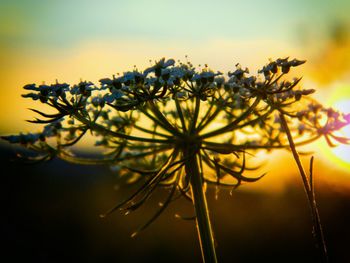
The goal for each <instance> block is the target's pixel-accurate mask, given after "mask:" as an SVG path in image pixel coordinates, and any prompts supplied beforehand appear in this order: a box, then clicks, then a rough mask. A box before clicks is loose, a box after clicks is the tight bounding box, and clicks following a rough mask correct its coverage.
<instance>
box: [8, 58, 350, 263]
mask: <svg viewBox="0 0 350 263" xmlns="http://www.w3.org/2000/svg"><path fill="white" fill-rule="evenodd" d="M304 62H305V61H302V60H297V59H293V60H289V59H288V58H283V59H277V60H276V61H270V62H269V63H268V64H267V65H265V66H263V67H262V69H260V70H259V71H258V74H257V75H250V73H249V70H248V68H244V69H243V68H242V67H241V65H239V64H237V65H236V67H235V69H234V70H233V71H232V72H229V73H228V74H226V75H223V74H222V73H221V72H218V71H214V70H211V69H210V68H208V67H207V66H206V67H205V68H203V69H202V70H198V69H196V68H195V67H193V65H192V64H191V63H190V62H187V63H181V62H180V63H179V64H176V63H175V60H173V59H169V60H165V58H162V59H161V60H159V61H158V62H156V63H155V64H154V65H152V66H151V67H149V68H147V69H145V70H144V71H143V72H142V71H138V70H136V69H134V70H133V71H129V72H125V73H123V74H121V75H119V76H118V77H117V78H116V77H115V76H113V77H112V78H103V79H101V80H100V85H99V86H98V85H94V84H93V83H91V82H86V81H81V82H80V83H78V84H76V85H73V86H71V85H68V84H66V83H63V84H59V83H57V82H56V83H55V84H52V85H50V86H48V85H40V86H36V85H35V84H28V85H26V86H24V89H25V90H28V91H30V93H27V94H25V95H23V97H25V98H30V99H33V100H39V101H40V102H41V103H43V104H46V105H48V106H50V107H51V108H54V109H55V110H56V113H55V114H47V113H45V112H41V111H38V110H35V109H32V111H34V112H35V113H37V114H38V115H40V116H41V117H40V118H36V119H35V120H31V121H30V122H33V123H38V124H45V125H46V126H44V127H43V130H42V132H41V133H36V134H31V133H29V134H20V135H11V136H3V137H2V138H3V139H5V140H7V141H9V142H10V143H21V144H22V145H24V146H26V147H27V148H29V149H31V150H34V151H36V152H37V153H38V156H37V157H36V158H33V157H28V160H32V161H45V160H50V159H52V158H54V157H58V158H61V159H63V160H66V161H68V162H73V163H79V164H88V165H94V164H106V165H111V166H112V167H114V169H115V170H117V171H118V173H121V174H125V175H126V176H130V178H132V181H140V183H141V185H140V187H139V188H138V190H137V191H136V192H135V193H134V194H132V195H131V196H130V197H128V198H126V199H125V200H124V201H122V202H120V203H118V204H117V205H116V206H115V207H113V208H112V209H111V210H110V211H108V212H107V213H106V214H104V216H105V215H107V214H109V213H111V212H113V211H116V210H122V211H124V212H126V213H129V212H131V211H134V210H136V209H137V208H138V207H140V206H141V205H142V204H144V203H145V202H146V201H147V200H148V199H149V198H150V197H151V196H152V194H153V193H154V192H155V190H156V189H157V187H158V186H165V187H167V188H168V189H169V193H168V196H167V197H166V199H165V200H164V201H163V202H162V206H161V207H160V208H159V210H158V211H157V212H156V213H155V214H154V216H152V217H151V218H150V219H149V220H148V221H147V222H146V223H145V225H143V226H142V227H140V229H139V230H138V231H137V232H139V231H141V230H143V229H144V228H146V227H147V226H148V225H149V224H151V223H152V222H153V221H154V220H155V219H156V218H157V217H158V216H159V215H160V214H161V213H162V211H164V209H166V208H167V206H168V205H169V204H170V203H171V202H173V201H174V200H176V199H177V197H181V196H182V197H184V198H185V199H187V200H190V201H191V202H192V203H193V205H194V207H195V212H196V221H197V226H198V232H199V237H200V240H201V248H202V254H203V258H204V259H205V260H206V261H208V262H215V261H216V256H215V249H214V243H213V237H212V230H211V225H210V220H209V214H208V209H207V204H206V197H205V190H204V189H205V187H204V186H205V185H207V184H208V185H214V186H224V187H230V188H231V189H235V188H236V187H238V186H240V185H241V184H243V183H251V182H255V181H257V180H259V179H261V178H262V177H263V176H264V174H262V175H258V176H256V177H253V178H251V177H248V176H246V175H245V171H246V170H247V169H254V167H249V165H248V164H247V162H249V160H247V158H248V157H247V153H253V152H255V151H258V150H260V149H265V150H268V151H271V150H273V149H283V148H289V147H290V145H291V143H294V144H295V146H298V145H303V144H307V143H310V142H312V141H314V140H316V139H318V138H320V137H322V136H323V137H325V139H326V140H327V142H328V143H329V144H330V145H331V146H333V143H332V140H335V141H337V142H340V143H349V139H347V138H341V137H338V136H336V135H334V132H335V131H337V130H339V129H341V128H342V127H344V126H345V125H348V124H349V122H350V121H349V115H345V114H342V113H338V112H335V111H334V110H332V109H326V108H324V107H323V106H322V105H321V104H319V103H317V102H316V101H314V100H312V99H311V98H309V96H310V95H311V94H312V93H313V92H314V90H312V89H302V88H300V87H299V83H300V80H301V78H298V79H293V80H292V81H288V80H286V79H285V75H286V74H287V73H288V72H289V71H290V70H291V68H293V67H297V66H299V65H302V64H303V63H304ZM304 98H308V99H304ZM284 116H286V117H287V119H286V118H285V117H284ZM324 119H326V121H324ZM145 120H147V121H145ZM146 123H147V124H146ZM286 125H287V126H286ZM287 128H288V129H287ZM88 131H89V132H90V133H92V134H93V135H94V136H95V137H96V146H99V147H104V148H106V150H107V151H106V153H105V154H104V155H103V156H101V157H100V158H95V159H88V158H82V157H79V156H76V155H74V154H73V153H72V152H71V151H69V148H70V147H71V146H73V145H75V144H76V143H78V142H79V141H80V140H81V139H82V138H83V137H84V135H85V134H86V133H87V132H88ZM286 132H288V133H287V135H289V134H293V138H294V140H295V141H294V140H293V142H291V141H290V137H288V139H287V138H286V136H285V133H286ZM52 137H57V138H58V139H57V140H49V138H52ZM294 144H293V145H294ZM256 169H257V167H256ZM310 198H311V197H310ZM137 232H135V233H137Z"/></svg>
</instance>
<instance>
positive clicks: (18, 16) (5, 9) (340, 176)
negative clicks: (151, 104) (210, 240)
mask: <svg viewBox="0 0 350 263" xmlns="http://www.w3.org/2000/svg"><path fill="white" fill-rule="evenodd" d="M349 10H350V2H349V1H346V0H333V1H327V0H318V1H317V0H310V1H302V0H295V1H286V0H279V1H276V0H266V1H258V0H255V1H254V0H246V1H229V0H217V1H206V0H202V1H188V0H187V1H185V0H178V1H165V0H163V1H161V0H148V1H142V0H139V1H136V0H128V1H127V0H115V1H112V0H99V1H93V0H91V1H87V0H86V1H83V0H76V1H68V0H61V1H56V0H54V1H39V0H0V62H1V63H0V92H1V96H0V111H1V115H0V134H1V135H8V134H14V133H18V132H19V131H23V132H26V131H27V132H29V131H31V132H35V131H37V130H39V128H38V127H36V126H35V125H32V124H30V123H27V122H25V120H26V119H31V118H32V117H33V114H32V113H31V112H30V111H29V110H28V108H32V107H34V108H38V105H36V104H35V103H34V104H33V102H31V101H29V100H25V99H23V98H22V97H21V96H20V95H21V94H22V87H23V85H25V84H28V83H39V84H41V83H42V82H45V83H47V84H50V83H54V82H55V80H56V79H58V81H60V82H67V83H71V84H74V83H77V82H79V81H80V79H82V80H90V81H93V82H97V81H98V80H99V79H101V78H104V77H111V76H112V75H113V74H116V73H118V72H123V71H127V70H130V69H132V68H133V66H134V65H136V66H137V68H139V69H141V70H142V69H144V68H145V67H148V66H149V63H150V62H149V60H150V59H152V60H158V59H160V58H162V57H167V58H174V59H176V60H177V59H180V60H185V59H186V58H185V56H186V55H188V57H189V60H190V61H192V62H193V64H194V65H198V64H202V65H203V64H205V63H206V64H208V65H209V67H211V68H213V69H215V70H220V71H222V72H227V71H229V70H233V69H234V68H235V67H234V66H235V64H236V63H240V64H241V65H242V66H243V67H248V68H249V69H250V71H251V73H256V72H257V70H258V69H259V68H261V67H262V66H263V65H264V64H265V63H267V62H268V59H269V58H271V59H277V58H279V57H286V56H289V57H291V58H294V57H296V58H298V59H306V60H307V63H306V64H305V65H303V66H301V67H300V68H299V69H298V70H297V71H294V73H295V75H297V76H303V80H302V84H301V85H302V86H303V87H305V88H314V89H316V90H317V93H316V94H315V97H316V98H317V99H318V100H319V101H321V102H322V103H323V104H325V105H327V106H332V107H334V108H336V109H338V110H342V111H344V112H350V19H349V16H348V13H349ZM343 133H344V134H343V135H345V136H350V130H349V129H348V130H346V129H345V130H344V131H343ZM81 147H82V149H83V150H85V151H91V150H93V149H92V147H91V146H90V145H89V144H86V145H81ZM305 151H311V152H313V155H314V157H315V180H316V182H315V184H316V194H317V198H318V203H319V210H320V214H321V219H322V222H323V227H324V232H325V236H326V241H327V243H328V247H329V248H328V249H329V257H330V259H331V262H350V254H349V251H348V244H350V226H349V224H348V222H350V212H349V211H350V147H349V146H338V147H337V148H332V149H330V148H329V147H327V144H326V143H325V142H324V141H323V140H320V141H319V142H316V143H314V144H313V145H310V146H308V147H307V148H305ZM15 152H16V149H15V148H13V147H10V146H9V145H7V144H3V143H2V144H1V147H0V154H1V164H2V166H1V167H2V168H3V170H4V171H5V169H6V172H5V173H2V175H1V179H2V184H1V195H3V197H2V199H1V200H2V202H3V209H2V210H3V213H2V215H1V237H2V239H4V241H5V244H6V245H5V246H4V247H2V249H3V250H4V253H1V254H0V257H7V258H8V257H10V261H4V262H14V261H16V259H24V260H35V261H37V262H62V261H73V260H74V261H77V262H154V261H160V262H162V261H167V262H200V250H199V245H198V242H197V237H196V230H195V227H194V222H191V221H181V220H178V219H176V218H175V217H174V214H175V213H184V214H191V213H192V210H191V206H190V205H189V204H187V203H186V201H178V203H175V205H174V204H173V205H172V206H171V207H170V208H169V210H168V211H167V212H165V213H164V214H163V215H162V216H161V218H160V219H159V220H158V221H157V222H156V223H154V224H153V225H152V226H151V227H150V228H148V229H147V230H146V231H144V232H143V233H142V234H141V235H140V236H137V237H136V238H133V239H132V238H130V234H131V233H132V232H134V230H135V229H136V228H137V227H138V226H139V225H141V224H142V223H143V222H145V220H146V219H147V218H148V217H150V216H151V215H152V211H154V209H155V206H156V204H157V200H156V199H157V198H155V200H153V201H151V202H150V203H149V204H148V205H146V206H145V207H143V208H142V209H141V210H139V211H137V212H136V213H135V214H132V215H128V216H127V217H126V216H123V215H122V214H118V213H115V214H113V215H112V216H110V217H109V218H107V219H105V220H101V219H100V218H99V217H98V215H99V214H100V213H102V212H104V211H106V210H108V209H109V208H110V207H111V206H113V204H114V203H115V202H117V201H118V200H121V199H122V198H123V197H125V195H127V193H130V192H131V191H132V189H131V188H130V189H118V187H117V186H116V182H117V181H116V177H115V175H114V174H113V172H112V171H111V170H110V169H109V168H108V167H84V166H77V165H71V164H67V163H64V162H62V161H60V160H54V161H52V162H50V163H46V164H42V165H37V166H23V165H20V164H18V163H13V162H11V161H10V160H11V159H13V158H14V156H15ZM260 157H261V158H264V159H267V160H268V163H267V165H266V166H264V167H263V168H262V169H263V170H264V172H265V171H267V172H268V175H267V176H265V177H264V178H263V179H262V180H260V181H259V182H257V183H254V184H247V185H243V186H242V187H241V188H240V189H238V190H237V191H235V192H234V193H233V195H232V196H231V195H230V194H229V192H227V191H222V192H221V194H220V196H219V199H218V200H214V198H213V197H214V193H213V192H214V191H213V189H209V190H208V197H209V207H210V209H211V215H212V220H213V225H214V231H215V234H216V240H217V244H218V257H219V260H220V262H256V261H257V260H259V261H265V260H268V261H270V262H316V260H317V257H316V252H315V249H314V245H313V240H312V234H311V218H310V213H309V210H308V206H307V202H306V198H305V194H304V192H303V189H302V185H301V181H300V178H299V175H298V173H297V169H296V167H295V165H294V163H293V160H291V156H290V155H289V153H288V152H285V151H279V152H276V153H273V154H269V155H266V154H263V155H262V156H260ZM260 157H259V158H260ZM309 158H310V156H306V157H304V159H303V160H304V163H305V165H306V168H307V167H308V160H309ZM163 194H164V193H163V192H162V191H159V193H158V195H159V197H162V195H163ZM152 202H153V203H152ZM11 259H12V260H11Z"/></svg>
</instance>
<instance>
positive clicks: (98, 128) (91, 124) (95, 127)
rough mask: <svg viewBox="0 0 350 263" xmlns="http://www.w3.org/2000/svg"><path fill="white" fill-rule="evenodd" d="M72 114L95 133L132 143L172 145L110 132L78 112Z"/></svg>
mask: <svg viewBox="0 0 350 263" xmlns="http://www.w3.org/2000/svg"><path fill="white" fill-rule="evenodd" d="M72 114H73V115H74V117H75V118H76V119H77V120H78V121H80V122H82V123H84V124H85V125H86V126H88V127H89V128H91V129H93V130H95V131H99V132H102V133H104V134H106V135H110V136H113V137H117V138H122V139H127V140H130V141H139V142H153V143H170V142H171V140H163V139H152V138H144V137H137V136H132V135H127V134H125V133H119V132H114V131H111V130H108V129H107V128H106V127H103V126H102V125H99V124H97V123H95V122H92V121H89V120H87V119H86V118H84V117H83V116H82V115H81V114H79V113H78V112H74V113H72Z"/></svg>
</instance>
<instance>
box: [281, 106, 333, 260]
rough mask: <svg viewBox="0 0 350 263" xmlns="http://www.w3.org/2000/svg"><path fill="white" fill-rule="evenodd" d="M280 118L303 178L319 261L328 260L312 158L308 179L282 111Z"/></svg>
mask: <svg viewBox="0 0 350 263" xmlns="http://www.w3.org/2000/svg"><path fill="white" fill-rule="evenodd" d="M280 120H281V125H282V127H283V129H284V131H285V132H286V134H287V138H288V142H289V146H290V149H291V151H292V153H293V157H294V160H295V162H296V164H297V166H298V169H299V172H300V175H301V178H302V180H303V186H304V189H305V192H306V195H307V199H308V202H309V206H310V210H311V214H312V222H313V235H314V238H315V242H316V247H317V248H318V250H319V252H320V259H321V262H328V255H327V247H326V242H325V240H324V235H323V231H322V225H321V220H320V215H319V213H318V208H317V204H316V199H315V192H314V190H313V182H312V164H313V158H312V159H311V162H310V180H308V178H307V176H306V173H305V170H304V167H303V165H302V163H301V160H300V157H299V154H298V152H297V150H296V146H295V143H294V141H293V137H292V134H291V132H290V129H289V127H288V124H287V121H286V119H285V117H284V114H283V113H282V112H280Z"/></svg>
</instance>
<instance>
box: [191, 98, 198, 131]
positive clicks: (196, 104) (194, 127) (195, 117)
mask: <svg viewBox="0 0 350 263" xmlns="http://www.w3.org/2000/svg"><path fill="white" fill-rule="evenodd" d="M195 100H196V102H195V107H194V114H193V119H192V121H191V125H190V134H194V133H195V130H196V125H197V119H198V115H199V109H200V105H201V100H200V99H199V97H198V96H196V98H195Z"/></svg>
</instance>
